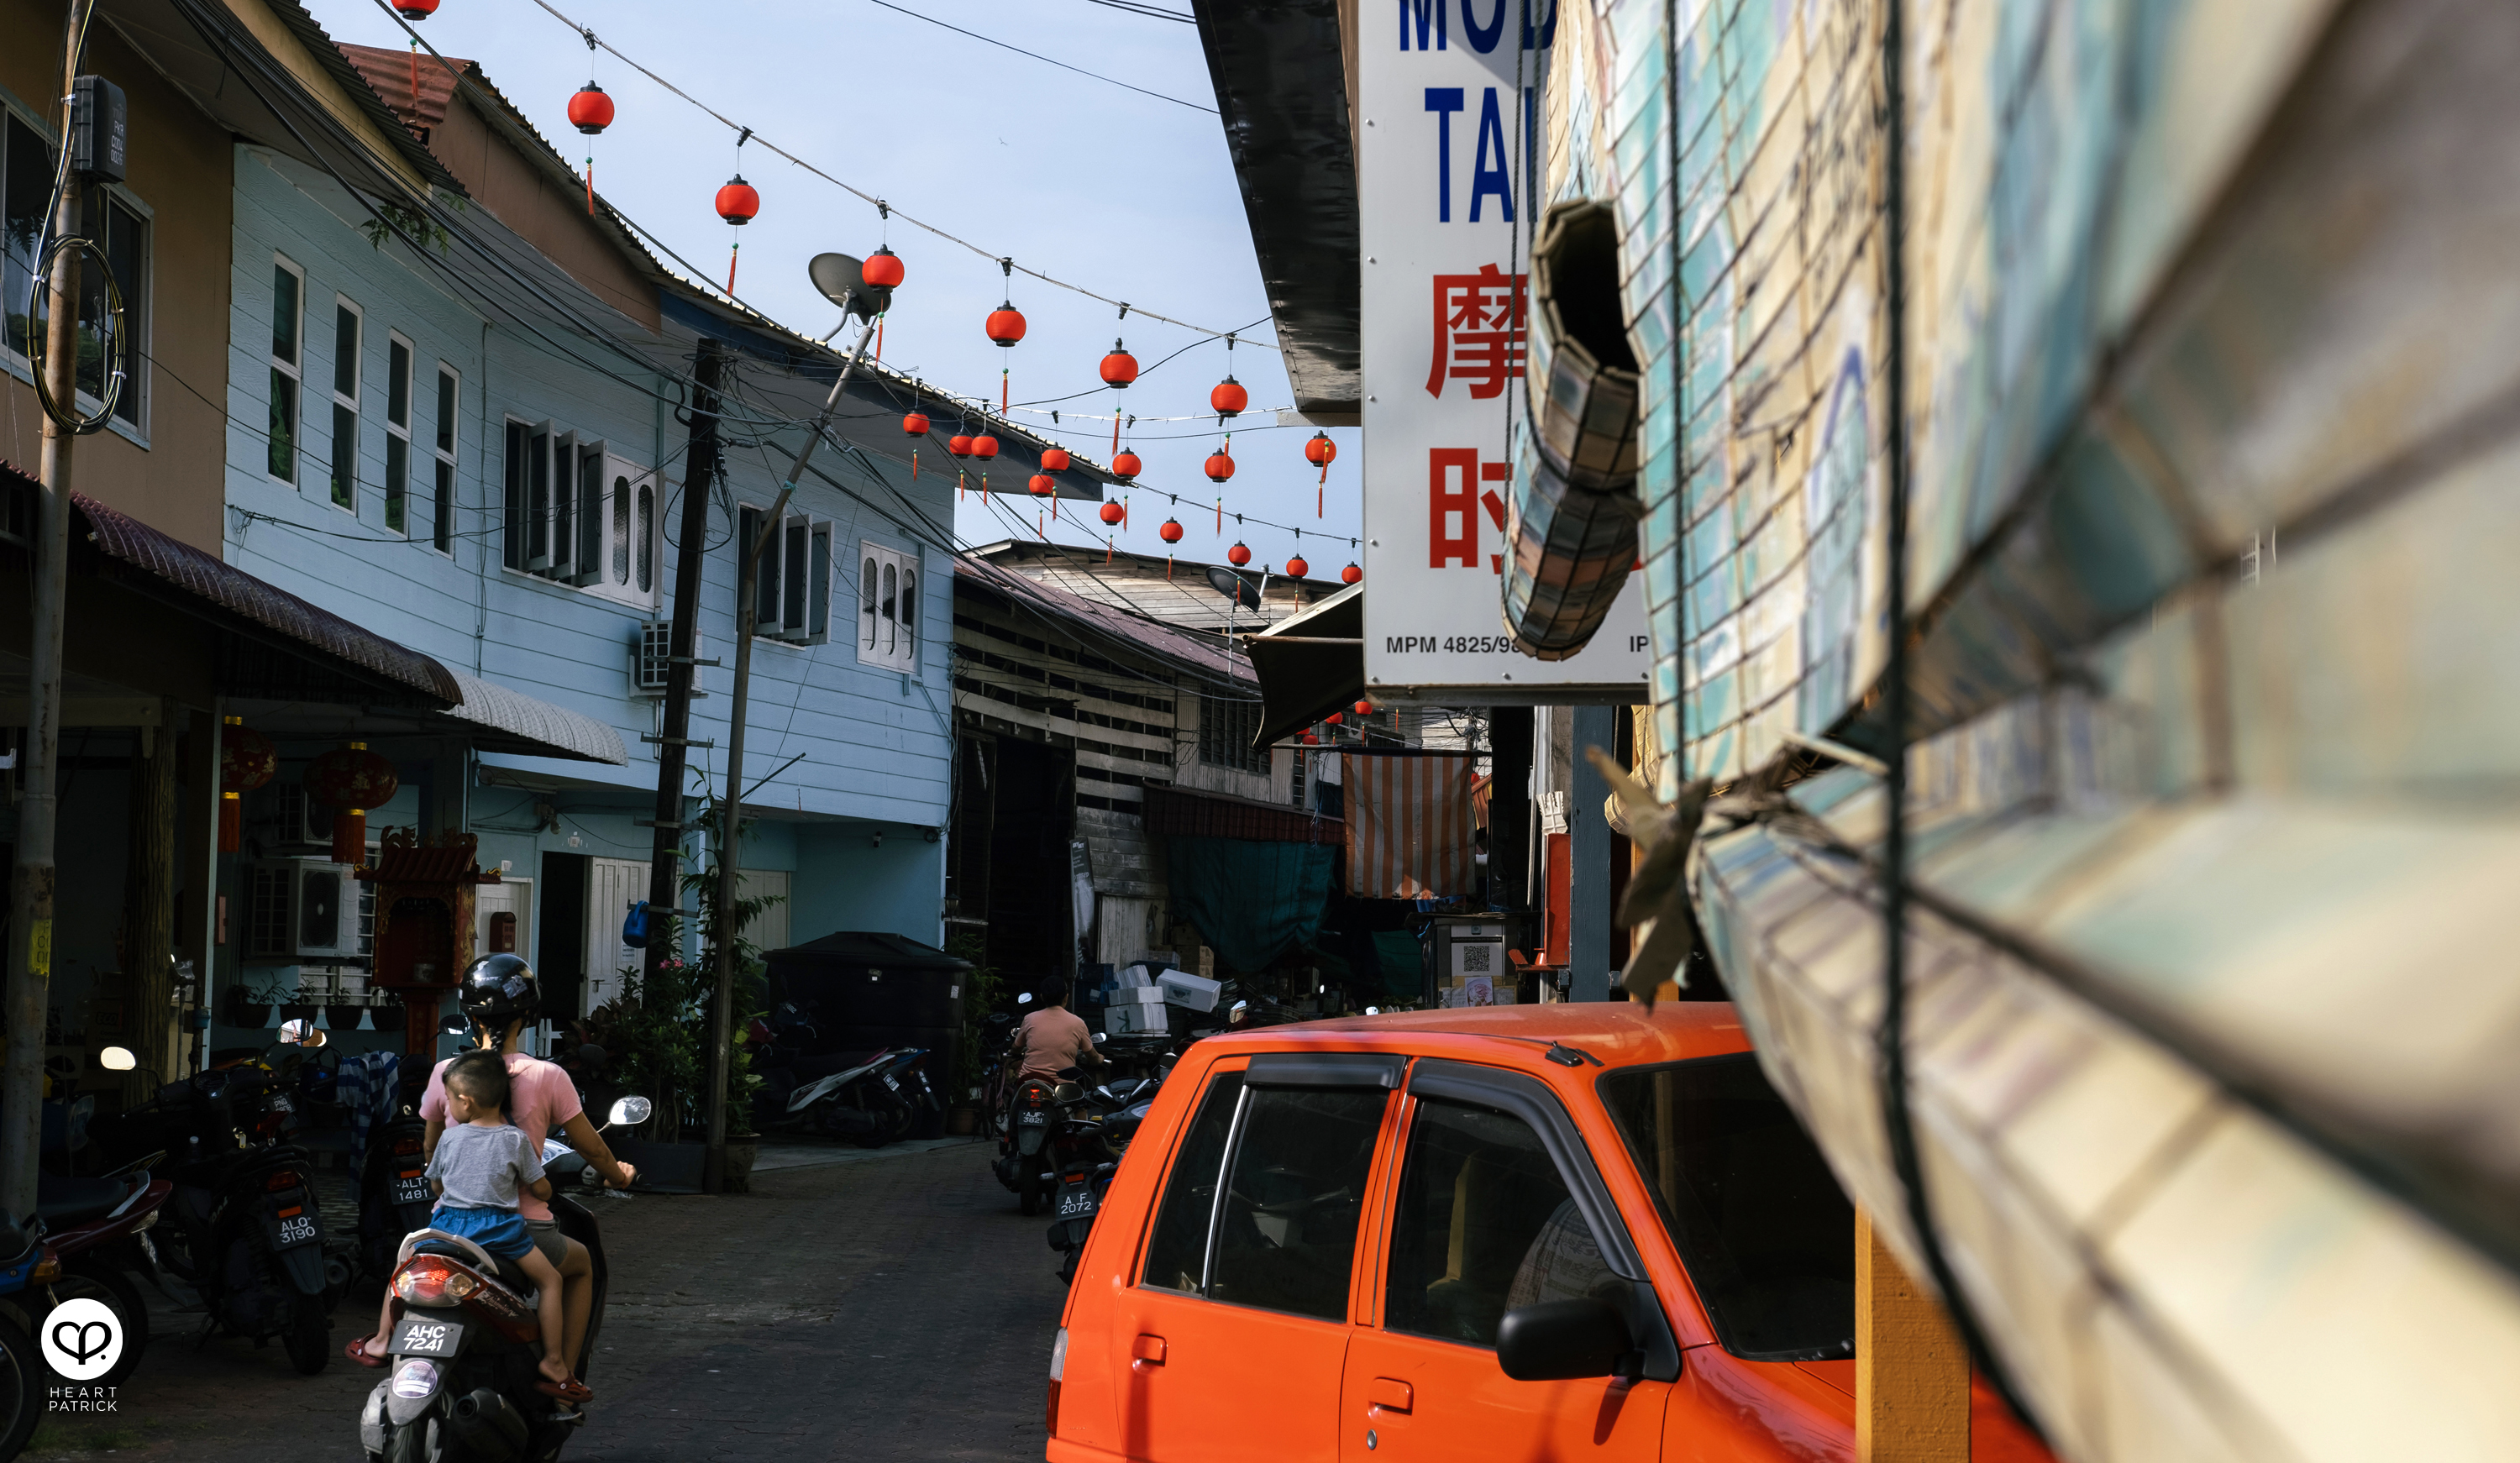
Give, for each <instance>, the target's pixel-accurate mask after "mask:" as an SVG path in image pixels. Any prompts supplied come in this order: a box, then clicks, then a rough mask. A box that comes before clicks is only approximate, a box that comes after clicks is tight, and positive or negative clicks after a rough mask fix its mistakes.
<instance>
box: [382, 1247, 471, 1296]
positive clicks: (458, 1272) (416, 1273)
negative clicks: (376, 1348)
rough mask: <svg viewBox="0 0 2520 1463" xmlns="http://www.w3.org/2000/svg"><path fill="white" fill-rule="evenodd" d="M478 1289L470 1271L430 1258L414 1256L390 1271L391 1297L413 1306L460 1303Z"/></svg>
mask: <svg viewBox="0 0 2520 1463" xmlns="http://www.w3.org/2000/svg"><path fill="white" fill-rule="evenodd" d="M480 1288H481V1282H480V1281H478V1280H475V1279H473V1278H472V1272H471V1271H469V1270H465V1269H462V1268H460V1267H458V1266H457V1265H455V1264H453V1263H451V1262H449V1261H445V1260H440V1259H438V1258H437V1257H436V1256H433V1255H415V1256H413V1257H412V1258H411V1259H410V1260H408V1261H406V1262H404V1264H403V1267H402V1268H401V1269H399V1270H396V1271H394V1278H393V1291H394V1294H395V1295H398V1296H400V1297H402V1298H403V1299H404V1300H406V1301H409V1302H410V1303H411V1304H413V1305H415V1306H442V1305H444V1304H446V1303H447V1302H449V1301H461V1300H463V1299H464V1298H466V1297H467V1296H470V1295H472V1293H473V1292H474V1291H476V1290H479V1289H480Z"/></svg>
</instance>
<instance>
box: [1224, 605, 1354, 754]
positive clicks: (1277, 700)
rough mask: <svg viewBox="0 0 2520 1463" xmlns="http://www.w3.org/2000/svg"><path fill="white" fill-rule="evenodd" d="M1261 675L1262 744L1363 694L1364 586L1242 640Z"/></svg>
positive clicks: (1300, 728)
mask: <svg viewBox="0 0 2520 1463" xmlns="http://www.w3.org/2000/svg"><path fill="white" fill-rule="evenodd" d="M1243 647H1244V648H1245V649H1246V650H1248V651H1249V652H1250V655H1251V668H1252V670H1254V671H1256V672H1258V673H1259V676H1260V734H1259V735H1258V736H1255V737H1253V738H1252V741H1251V744H1252V745H1253V746H1256V747H1265V746H1270V745H1273V744H1275V743H1276V742H1278V741H1280V740H1281V739H1283V738H1284V737H1287V736H1291V735H1293V734H1294V733H1296V732H1298V731H1303V730H1304V729H1305V728H1306V727H1309V726H1311V725H1312V724H1313V723H1315V722H1318V721H1320V720H1321V719H1322V718H1324V717H1326V716H1328V715H1329V714H1330V713H1331V712H1333V711H1345V710H1346V709H1347V708H1348V706H1349V705H1350V704H1351V703H1352V702H1354V701H1355V700H1356V699H1357V698H1358V697H1359V696H1362V695H1364V694H1365V586H1364V585H1361V584H1355V585H1350V586H1348V587H1347V588H1346V589H1343V590H1341V591H1339V592H1338V593H1337V594H1335V595H1332V596H1330V597H1329V598H1327V599H1324V600H1323V601H1322V602H1321V603H1319V604H1316V605H1314V606H1313V607H1312V608H1310V609H1307V610H1305V611H1304V612H1303V613H1302V614H1298V615H1289V616H1287V617H1286V618H1285V619H1283V620H1280V621H1279V622H1278V623H1277V624H1275V625H1272V626H1270V627H1269V628H1268V629H1267V630H1264V631H1262V632H1260V633H1259V634H1258V635H1255V636H1253V637H1251V638H1250V639H1249V640H1248V641H1245V642H1243Z"/></svg>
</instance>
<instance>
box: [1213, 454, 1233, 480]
mask: <svg viewBox="0 0 2520 1463" xmlns="http://www.w3.org/2000/svg"><path fill="white" fill-rule="evenodd" d="M1233 475H1234V456H1233V454H1231V453H1227V452H1212V453H1209V454H1208V456H1207V480H1208V481H1209V482H1223V481H1225V480H1226V479H1227V478H1229V477H1232V476H1233Z"/></svg>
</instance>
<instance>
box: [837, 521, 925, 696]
mask: <svg viewBox="0 0 2520 1463" xmlns="http://www.w3.org/2000/svg"><path fill="white" fill-rule="evenodd" d="M926 573H927V568H926V565H925V563H923V562H922V559H921V556H920V554H919V553H918V551H916V550H911V551H908V552H905V551H903V550H899V549H891V548H886V547H885V546H884V545H881V544H878V543H877V542H876V541H874V540H873V539H860V540H859V541H858V547H857V554H855V556H854V563H853V566H852V572H851V573H850V575H849V591H850V593H849V597H848V598H849V604H850V606H851V608H852V609H853V611H854V617H853V621H852V631H853V633H852V634H851V636H850V639H851V641H852V643H854V644H855V645H856V647H857V655H858V664H860V665H862V666H871V667H873V668H875V669H877V670H885V671H899V672H901V673H902V674H903V675H906V676H916V675H918V674H919V649H920V640H919V637H920V625H921V620H922V616H921V615H920V614H919V613H918V612H917V611H918V604H919V596H920V594H921V592H922V589H923V587H924V586H923V583H922V581H923V580H924V579H925V578H926ZM887 589H888V593H887ZM905 604H906V605H907V606H908V607H909V608H910V609H911V611H912V612H911V614H910V615H909V616H908V617H907V618H906V619H905V618H904V616H903V615H902V614H901V609H902V607H903V606H904V605H905Z"/></svg>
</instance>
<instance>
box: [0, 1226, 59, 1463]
mask: <svg viewBox="0 0 2520 1463" xmlns="http://www.w3.org/2000/svg"><path fill="white" fill-rule="evenodd" d="M61 1275H62V1262H61V1257H60V1256H58V1255H55V1254H54V1253H53V1249H52V1246H50V1245H47V1244H44V1243H43V1242H42V1241H41V1240H40V1239H38V1238H37V1237H36V1236H35V1235H32V1234H29V1233H28V1232H26V1230H25V1229H24V1228H22V1227H21V1226H20V1224H19V1223H18V1221H17V1220H16V1219H12V1218H10V1217H9V1216H8V1215H7V1214H5V1213H0V1298H7V1297H11V1296H16V1295H20V1294H22V1293H23V1292H24V1291H25V1290H26V1289H27V1288H28V1287H29V1286H36V1285H49V1284H51V1283H53V1282H54V1281H56V1280H59V1279H60V1278H61ZM48 1385H49V1376H48V1371H47V1368H46V1367H45V1365H44V1361H43V1357H42V1356H41V1355H40V1354H38V1353H37V1352H36V1350H35V1339H34V1337H33V1336H32V1335H31V1334H30V1333H29V1332H28V1331H27V1329H26V1325H25V1323H24V1322H22V1321H21V1320H19V1319H17V1318H16V1316H15V1314H14V1313H13V1312H12V1311H10V1310H9V1309H6V1308H0V1458H14V1457H16V1456H18V1454H19V1453H20V1452H22V1451H23V1450H24V1448H25V1446H26V1440H27V1439H28V1438H30V1437H32V1436H33V1435H34V1431H35V1424H36V1423H38V1422H41V1421H42V1420H43V1417H44V1400H45V1397H44V1394H45V1389H46V1387H47V1386H48Z"/></svg>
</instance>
